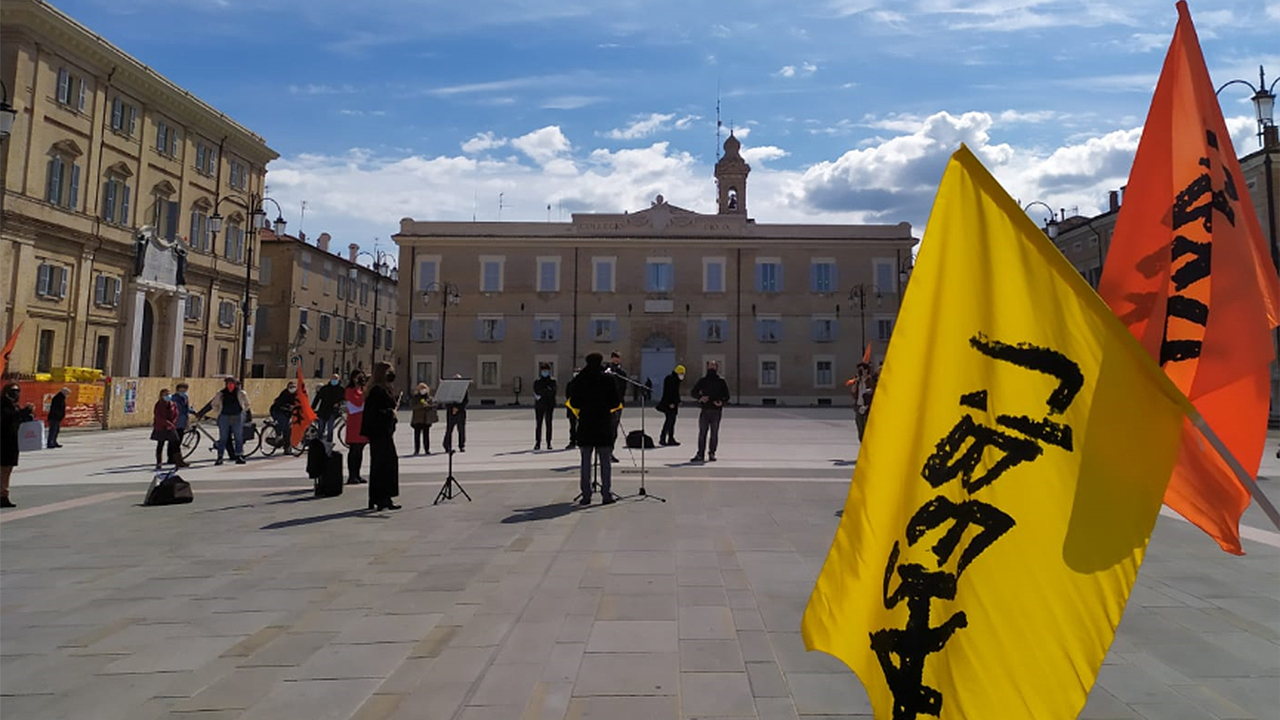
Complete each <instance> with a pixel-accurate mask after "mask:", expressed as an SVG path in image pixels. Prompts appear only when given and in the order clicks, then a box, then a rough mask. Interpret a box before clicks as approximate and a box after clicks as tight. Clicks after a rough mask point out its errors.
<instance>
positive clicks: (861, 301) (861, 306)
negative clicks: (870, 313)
mask: <svg viewBox="0 0 1280 720" xmlns="http://www.w3.org/2000/svg"><path fill="white" fill-rule="evenodd" d="M849 302H851V303H857V304H858V318H859V320H858V322H859V323H860V324H861V326H862V347H861V348H860V349H861V350H862V352H866V349H867V286H866V284H865V283H858V284H857V285H854V286H853V287H852V288H850V289H849ZM859 357H861V356H859Z"/></svg>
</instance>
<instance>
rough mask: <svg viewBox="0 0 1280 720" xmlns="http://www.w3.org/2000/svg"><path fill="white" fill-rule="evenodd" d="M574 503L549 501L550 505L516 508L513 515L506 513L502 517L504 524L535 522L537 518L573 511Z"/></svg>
mask: <svg viewBox="0 0 1280 720" xmlns="http://www.w3.org/2000/svg"><path fill="white" fill-rule="evenodd" d="M573 508H574V505H573V503H569V502H558V503H551V504H550V505H539V506H538V507H531V508H520V509H518V510H516V512H515V514H514V515H508V516H507V517H504V518H502V523H503V524H504V525H512V524H515V523H524V522H535V521H537V520H551V519H554V518H558V517H564V516H565V515H568V514H569V513H571V512H573Z"/></svg>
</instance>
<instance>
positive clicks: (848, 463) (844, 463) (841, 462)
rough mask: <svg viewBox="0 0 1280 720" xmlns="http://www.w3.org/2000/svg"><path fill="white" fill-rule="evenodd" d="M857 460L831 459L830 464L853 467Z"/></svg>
mask: <svg viewBox="0 0 1280 720" xmlns="http://www.w3.org/2000/svg"><path fill="white" fill-rule="evenodd" d="M857 462H858V461H857V460H832V461H831V464H832V465H834V466H835V467H853V466H854V465H856V464H857Z"/></svg>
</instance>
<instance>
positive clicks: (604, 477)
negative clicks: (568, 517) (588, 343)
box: [565, 353, 622, 505]
mask: <svg viewBox="0 0 1280 720" xmlns="http://www.w3.org/2000/svg"><path fill="white" fill-rule="evenodd" d="M603 363H604V358H603V357H602V356H601V355H600V353H591V354H590V355H588V356H587V357H586V366H585V367H583V368H582V372H580V373H578V376H577V377H575V378H574V379H573V382H572V383H571V384H570V385H569V390H568V397H567V398H566V399H565V406H566V407H568V408H569V412H572V413H574V414H575V415H577V416H578V448H579V452H581V453H582V467H581V474H580V484H581V486H582V500H581V501H580V504H582V505H590V504H591V464H592V459H593V457H595V458H599V460H600V494H601V495H602V501H603V502H604V504H605V505H609V504H611V503H613V501H614V497H613V492H612V478H613V473H612V465H611V464H610V462H611V461H610V458H612V456H613V444H614V443H615V442H616V441H617V438H618V432H617V427H618V423H617V422H616V418H617V415H618V413H620V412H622V398H621V397H619V396H618V389H617V385H615V383H614V382H613V381H614V380H615V379H616V378H610V377H608V374H611V373H607V372H606V370H605V369H604V368H602V367H601V365H602V364H603Z"/></svg>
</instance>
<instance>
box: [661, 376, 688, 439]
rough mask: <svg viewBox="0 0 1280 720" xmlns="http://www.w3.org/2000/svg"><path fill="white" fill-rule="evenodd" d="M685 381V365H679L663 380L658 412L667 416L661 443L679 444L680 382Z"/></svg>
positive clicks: (663, 424)
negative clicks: (677, 431) (677, 424)
mask: <svg viewBox="0 0 1280 720" xmlns="http://www.w3.org/2000/svg"><path fill="white" fill-rule="evenodd" d="M683 381H684V366H683V365H677V366H676V369H675V370H672V371H671V374H670V375H668V376H667V378H666V379H665V380H663V381H662V398H661V399H659V400H658V412H660V413H662V414H663V415H666V416H667V419H666V421H665V422H663V423H662V432H661V433H660V434H659V435H658V444H659V445H679V444H680V443H678V442H676V415H677V414H678V413H679V412H680V383H681V382H683Z"/></svg>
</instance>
